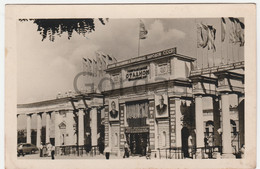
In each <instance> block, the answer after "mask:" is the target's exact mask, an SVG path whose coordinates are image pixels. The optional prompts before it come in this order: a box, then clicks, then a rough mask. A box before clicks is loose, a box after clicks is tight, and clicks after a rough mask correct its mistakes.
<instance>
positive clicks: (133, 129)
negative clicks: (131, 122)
mask: <svg viewBox="0 0 260 169" xmlns="http://www.w3.org/2000/svg"><path fill="white" fill-rule="evenodd" d="M148 132H149V126H143V127H126V128H125V133H148Z"/></svg>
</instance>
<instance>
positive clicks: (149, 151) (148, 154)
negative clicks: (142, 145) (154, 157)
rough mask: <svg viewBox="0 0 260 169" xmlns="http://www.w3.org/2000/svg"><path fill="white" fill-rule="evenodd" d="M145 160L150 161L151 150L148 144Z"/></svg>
mask: <svg viewBox="0 0 260 169" xmlns="http://www.w3.org/2000/svg"><path fill="white" fill-rule="evenodd" d="M146 159H147V160H148V159H151V148H150V145H149V144H148V145H147V147H146Z"/></svg>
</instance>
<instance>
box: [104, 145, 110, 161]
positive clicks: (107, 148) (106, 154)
mask: <svg viewBox="0 0 260 169" xmlns="http://www.w3.org/2000/svg"><path fill="white" fill-rule="evenodd" d="M110 152H111V147H110V146H109V145H106V148H105V150H104V153H105V156H106V159H107V160H109V156H110Z"/></svg>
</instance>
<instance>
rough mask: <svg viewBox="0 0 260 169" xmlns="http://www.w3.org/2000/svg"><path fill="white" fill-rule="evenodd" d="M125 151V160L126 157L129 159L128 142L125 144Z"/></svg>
mask: <svg viewBox="0 0 260 169" xmlns="http://www.w3.org/2000/svg"><path fill="white" fill-rule="evenodd" d="M124 149H125V153H124V156H123V158H125V157H127V158H129V146H128V144H127V142H126V141H125V144H124Z"/></svg>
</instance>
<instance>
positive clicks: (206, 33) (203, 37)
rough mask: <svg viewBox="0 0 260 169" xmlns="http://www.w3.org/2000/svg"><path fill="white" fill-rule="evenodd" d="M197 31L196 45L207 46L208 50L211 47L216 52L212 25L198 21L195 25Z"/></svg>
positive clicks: (214, 32) (214, 33)
mask: <svg viewBox="0 0 260 169" xmlns="http://www.w3.org/2000/svg"><path fill="white" fill-rule="evenodd" d="M197 31H198V32H197V33H198V36H197V47H198V48H205V47H208V50H211V49H212V50H213V51H214V52H216V46H215V39H216V29H215V28H214V27H213V26H212V25H204V24H203V23H200V24H198V25H197Z"/></svg>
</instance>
